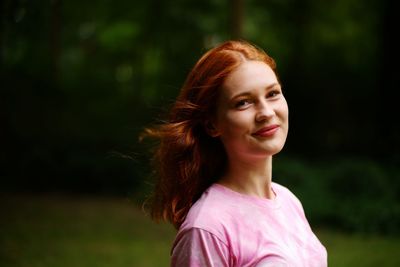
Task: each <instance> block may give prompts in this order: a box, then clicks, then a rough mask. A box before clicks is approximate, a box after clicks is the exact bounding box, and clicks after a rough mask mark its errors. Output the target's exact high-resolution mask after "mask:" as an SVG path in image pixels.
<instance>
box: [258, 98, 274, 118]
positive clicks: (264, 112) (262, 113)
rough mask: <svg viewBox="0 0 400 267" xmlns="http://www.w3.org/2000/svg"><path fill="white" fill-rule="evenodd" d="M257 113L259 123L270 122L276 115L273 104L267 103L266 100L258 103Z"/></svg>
mask: <svg viewBox="0 0 400 267" xmlns="http://www.w3.org/2000/svg"><path fill="white" fill-rule="evenodd" d="M256 112H257V113H256V121H257V122H262V121H265V120H269V119H270V118H271V117H273V116H274V115H275V111H274V109H273V108H272V106H271V104H269V103H267V102H266V101H265V100H264V101H260V102H259V103H258V105H257V111H256Z"/></svg>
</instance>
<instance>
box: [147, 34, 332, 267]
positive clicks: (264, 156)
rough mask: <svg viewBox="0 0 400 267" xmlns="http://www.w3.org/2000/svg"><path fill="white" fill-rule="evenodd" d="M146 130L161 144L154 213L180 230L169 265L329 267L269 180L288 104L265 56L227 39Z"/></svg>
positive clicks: (288, 196)
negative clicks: (164, 118)
mask: <svg viewBox="0 0 400 267" xmlns="http://www.w3.org/2000/svg"><path fill="white" fill-rule="evenodd" d="M147 133H148V134H149V135H152V136H156V137H158V138H159V140H160V144H159V146H158V149H157V150H156V154H155V162H156V164H157V166H158V177H159V180H158V183H157V185H156V188H155V192H154V198H153V199H152V206H151V214H152V217H153V218H154V219H156V220H159V219H164V220H167V221H169V222H171V223H172V224H173V225H174V226H175V227H176V228H177V229H178V233H177V236H176V239H175V242H174V244H173V248H172V257H171V266H179V267H185V266H191V267H193V266H238V267H239V266H240V267H242V266H258V267H260V266H274V267H277V266H291V267H293V266H304V267H305V266H307V267H313V266H315V267H323V266H327V253H326V250H325V248H324V247H323V246H322V245H321V243H320V242H319V240H318V239H317V237H316V236H315V235H314V233H313V232H312V230H311V228H310V226H309V224H308V222H307V219H306V217H305V215H304V211H303V208H302V205H301V203H300V201H299V200H298V199H297V198H296V197H295V196H294V195H293V194H292V193H291V192H290V191H289V190H288V189H287V188H285V187H283V186H281V185H279V184H277V183H274V182H273V181H272V157H273V155H275V154H276V153H278V152H279V151H280V150H281V149H282V148H283V146H284V144H285V140H286V136H287V133H288V106H287V103H286V100H285V98H284V96H283V93H282V88H281V84H280V82H279V80H278V77H277V74H276V70H275V62H274V60H273V59H272V58H271V57H269V56H268V55H267V54H266V53H265V52H264V51H262V50H261V49H259V48H256V47H255V46H253V45H251V44H249V43H247V42H244V41H228V42H225V43H223V44H221V45H219V46H217V47H215V48H213V49H211V50H210V51H208V52H207V53H205V55H203V56H202V57H201V58H200V60H199V61H198V62H197V63H196V65H195V66H194V68H193V69H192V71H191V72H190V73H189V75H188V77H187V80H186V82H185V84H184V86H183V88H182V90H181V92H180V95H179V96H178V98H177V100H176V102H175V104H174V106H173V107H172V110H171V112H170V117H169V119H168V121H167V122H165V123H164V124H162V125H160V126H159V127H156V128H153V129H148V130H147Z"/></svg>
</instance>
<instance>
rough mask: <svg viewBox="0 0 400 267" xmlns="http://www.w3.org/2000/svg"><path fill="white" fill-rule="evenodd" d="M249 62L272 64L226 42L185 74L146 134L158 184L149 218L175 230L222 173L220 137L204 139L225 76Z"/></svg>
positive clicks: (242, 44)
mask: <svg viewBox="0 0 400 267" xmlns="http://www.w3.org/2000/svg"><path fill="white" fill-rule="evenodd" d="M247 60H256V61H262V62H265V63H266V64H267V65H269V66H270V67H271V68H272V70H274V71H275V61H274V60H273V59H272V58H271V57H269V56H268V55H267V54H266V53H265V52H264V51H263V50H261V49H259V48H257V47H255V46H254V45H251V44H249V43H247V42H244V41H227V42H225V43H223V44H221V45H219V46H217V47H215V48H213V49H211V50H209V51H208V52H206V53H205V54H204V55H203V56H202V57H201V58H200V59H199V61H198V62H197V63H196V64H195V66H194V67H193V69H192V70H191V72H190V73H189V75H188V77H187V79H186V81H185V83H184V85H183V87H182V89H181V91H180V94H179V96H178V98H177V100H176V102H175V104H174V105H173V107H172V109H171V111H170V114H169V119H168V121H166V122H165V123H164V124H161V125H159V126H157V127H154V128H149V129H146V130H145V135H149V136H153V137H156V138H158V139H159V141H160V143H159V145H158V147H157V149H156V151H155V154H154V163H155V164H156V166H157V168H156V170H157V176H158V181H157V184H156V187H155V190H154V194H153V196H152V198H151V206H150V209H151V216H152V218H153V219H155V220H156V221H159V220H160V219H162V220H167V221H169V222H171V223H172V224H173V225H174V226H175V228H177V229H178V228H179V227H180V225H181V224H182V222H183V221H184V219H185V217H186V215H187V213H188V211H189V209H190V207H191V206H192V205H193V203H194V202H195V201H196V200H197V199H198V198H199V197H200V196H201V194H202V193H203V192H204V191H205V190H206V189H207V188H208V187H209V186H210V185H211V184H212V183H214V182H216V181H217V180H218V178H219V177H220V176H221V175H222V174H223V172H224V171H225V167H226V160H227V157H226V154H225V150H224V147H223V145H222V142H221V141H220V140H219V138H216V137H211V136H210V135H208V134H207V130H206V127H207V126H206V124H207V122H208V121H210V118H212V117H213V116H214V113H215V110H216V108H217V107H216V104H217V99H218V97H219V92H220V90H221V89H222V87H223V83H224V81H225V79H226V77H227V76H228V75H229V74H230V73H232V71H233V70H235V69H236V68H237V67H238V66H239V65H240V64H242V63H243V62H245V61H247Z"/></svg>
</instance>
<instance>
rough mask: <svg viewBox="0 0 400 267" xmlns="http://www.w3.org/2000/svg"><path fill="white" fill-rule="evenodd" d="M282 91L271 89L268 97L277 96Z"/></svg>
mask: <svg viewBox="0 0 400 267" xmlns="http://www.w3.org/2000/svg"><path fill="white" fill-rule="evenodd" d="M280 93H281V92H280V91H279V90H273V91H270V92H269V93H268V94H267V97H275V96H277V95H279V94H280Z"/></svg>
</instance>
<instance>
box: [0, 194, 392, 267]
mask: <svg viewBox="0 0 400 267" xmlns="http://www.w3.org/2000/svg"><path fill="white" fill-rule="evenodd" d="M0 201H1V203H0V207H1V219H0V266H2V267H8V266H9V267H14V266H18V267H25V266H26V267H28V266H29V267H39V266H40V267H66V266H71V267H72V266H73V267H75V266H85V267H90V266H93V267H102V266H110V267H111V266H112V267H123V266H126V267H128V266H129V267H148V266H157V267H160V266H168V265H169V260H168V258H169V249H170V245H171V242H172V241H173V238H174V234H175V231H174V229H173V228H172V227H171V226H169V225H166V224H155V223H153V222H152V221H151V220H149V218H148V217H146V216H144V214H143V212H142V211H141V210H140V209H139V208H137V207H136V206H135V205H133V204H132V203H131V202H130V201H129V200H128V199H118V198H98V197H96V198H94V197H71V196H70V197H60V196H50V195H47V196H40V197H39V196H2V197H1V199H0ZM317 235H318V236H319V237H320V239H321V241H322V243H323V244H324V245H325V246H326V247H327V249H328V254H329V266H338V267H340V266H352V267H353V266H356V267H358V266H363V267H364V266H400V256H399V251H400V239H395V238H387V237H386V238H383V237H379V236H358V235H351V236H350V235H345V234H341V233H338V232H335V231H331V230H326V229H321V230H319V231H317Z"/></svg>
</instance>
